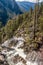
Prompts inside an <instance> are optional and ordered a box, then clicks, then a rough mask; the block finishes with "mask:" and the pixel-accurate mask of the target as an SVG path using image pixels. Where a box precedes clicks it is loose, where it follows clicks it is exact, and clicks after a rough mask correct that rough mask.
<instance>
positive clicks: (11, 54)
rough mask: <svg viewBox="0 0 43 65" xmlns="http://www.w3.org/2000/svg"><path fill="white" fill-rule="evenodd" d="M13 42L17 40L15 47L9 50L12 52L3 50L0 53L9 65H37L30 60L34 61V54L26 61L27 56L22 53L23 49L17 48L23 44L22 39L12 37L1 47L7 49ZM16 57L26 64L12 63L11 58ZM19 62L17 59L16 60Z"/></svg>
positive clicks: (20, 62)
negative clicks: (4, 56)
mask: <svg viewBox="0 0 43 65" xmlns="http://www.w3.org/2000/svg"><path fill="white" fill-rule="evenodd" d="M13 40H17V41H18V42H17V45H16V46H12V47H11V49H13V50H9V51H8V50H6V49H5V50H3V51H2V53H3V54H5V55H6V57H7V58H6V59H7V61H8V63H9V65H38V63H37V62H36V61H34V62H32V60H34V59H35V54H33V53H31V54H30V57H29V59H30V58H31V59H30V60H28V59H26V57H27V55H26V54H25V53H24V49H21V48H19V47H20V46H21V45H22V44H24V41H25V40H24V38H22V37H19V38H17V37H13V38H12V39H9V40H7V41H5V42H4V43H3V44H2V46H5V47H8V46H9V44H10V43H11V41H13ZM16 55H19V56H20V57H21V58H22V59H24V61H26V63H25V64H24V63H23V62H22V61H19V62H17V63H16V64H15V63H14V62H13V60H12V59H13V57H15V56H16ZM18 60H19V59H18Z"/></svg>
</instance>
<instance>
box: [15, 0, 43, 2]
mask: <svg viewBox="0 0 43 65" xmlns="http://www.w3.org/2000/svg"><path fill="white" fill-rule="evenodd" d="M16 1H29V2H36V1H37V0H16ZM40 1H43V0H40Z"/></svg>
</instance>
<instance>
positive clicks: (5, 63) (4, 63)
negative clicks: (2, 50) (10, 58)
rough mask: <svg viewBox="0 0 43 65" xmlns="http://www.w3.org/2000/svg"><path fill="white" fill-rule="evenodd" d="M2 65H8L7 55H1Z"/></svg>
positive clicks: (0, 63)
mask: <svg viewBox="0 0 43 65" xmlns="http://www.w3.org/2000/svg"><path fill="white" fill-rule="evenodd" d="M0 65H8V63H7V61H6V59H5V55H3V54H0Z"/></svg>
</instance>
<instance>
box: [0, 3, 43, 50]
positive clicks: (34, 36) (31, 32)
mask: <svg viewBox="0 0 43 65" xmlns="http://www.w3.org/2000/svg"><path fill="white" fill-rule="evenodd" d="M13 36H17V37H19V36H22V37H23V38H25V40H26V42H25V43H26V44H25V45H27V46H28V47H30V48H32V49H35V50H36V49H37V48H39V47H40V46H39V45H40V43H41V45H42V43H43V3H41V4H40V5H39V8H38V5H35V8H34V10H33V9H32V8H30V11H29V12H26V13H24V14H21V15H18V16H16V17H13V18H12V19H10V20H8V22H7V23H6V25H5V26H2V23H1V22H0V44H1V43H2V42H4V41H5V40H7V39H9V38H12V37H13Z"/></svg>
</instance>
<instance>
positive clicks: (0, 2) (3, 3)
mask: <svg viewBox="0 0 43 65" xmlns="http://www.w3.org/2000/svg"><path fill="white" fill-rule="evenodd" d="M20 13H22V12H21V10H20V8H19V6H18V5H17V3H16V2H15V0H0V21H2V22H3V23H5V22H6V20H7V19H8V18H12V16H14V15H15V14H20Z"/></svg>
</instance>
